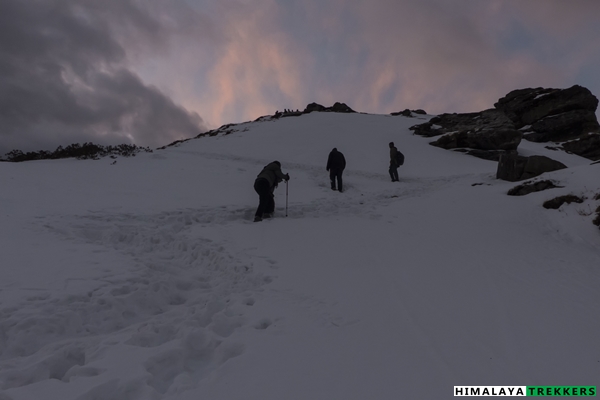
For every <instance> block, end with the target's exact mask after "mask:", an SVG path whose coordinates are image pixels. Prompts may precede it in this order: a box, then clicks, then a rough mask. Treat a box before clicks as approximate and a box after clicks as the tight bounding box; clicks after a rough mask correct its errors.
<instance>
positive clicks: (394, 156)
mask: <svg viewBox="0 0 600 400" xmlns="http://www.w3.org/2000/svg"><path fill="white" fill-rule="evenodd" d="M398 167H399V165H398V149H397V148H396V146H394V142H390V169H389V173H390V178H392V182H398V181H399V180H400V179H399V178H398Z"/></svg>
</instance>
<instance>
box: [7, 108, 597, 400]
mask: <svg viewBox="0 0 600 400" xmlns="http://www.w3.org/2000/svg"><path fill="white" fill-rule="evenodd" d="M428 118H429V117H426V116H420V118H407V117H402V116H396V117H392V116H385V115H365V114H335V113H311V114H308V115H303V116H300V117H288V118H282V119H280V120H276V121H261V122H254V123H246V124H241V125H237V126H235V127H233V128H234V130H235V131H234V132H233V133H231V134H228V135H221V136H215V137H203V138H199V139H194V140H189V141H187V142H184V143H181V144H179V145H178V146H174V147H168V148H167V149H165V150H156V151H154V152H153V153H151V154H150V153H148V154H139V155H138V156H136V157H132V158H118V159H117V163H115V164H114V165H112V164H111V163H112V162H113V160H111V159H109V158H105V159H101V160H97V161H92V160H89V161H80V160H73V159H68V160H53V161H34V162H24V163H0V182H2V191H1V192H0V204H1V206H2V208H1V210H2V215H1V226H0V255H1V274H2V275H1V276H2V279H1V280H0V399H2V400H8V399H12V400H36V399H60V400H70V399H77V400H109V399H127V400H129V399H131V400H138V399H139V400H148V399H150V400H154V399H156V400H158V399H161V400H162V399H165V400H166V399H187V400H192V399H194V400H195V399H257V400H258V399H260V400H282V399H307V400H308V399H310V400H318V399H328V400H329V399H344V400H353V399H357V400H358V399H360V400H364V399H442V398H450V397H452V396H453V386H455V385H460V386H464V385H585V386H600V318H599V315H600V290H599V288H600V230H598V228H597V227H596V226H594V225H593V224H592V223H591V221H592V219H593V218H594V213H593V211H594V210H595V209H596V207H598V206H599V205H600V201H598V200H594V199H593V197H594V195H596V194H598V193H600V181H599V180H598V176H600V175H599V172H600V164H593V165H592V164H591V162H590V161H589V160H586V159H583V158H580V157H577V156H573V155H569V154H566V153H557V152H553V151H550V150H548V149H545V148H544V146H543V145H541V144H535V143H525V142H524V143H523V144H522V152H521V153H522V154H525V155H531V154H546V155H548V156H550V157H552V158H555V159H559V160H560V161H561V162H563V163H565V164H566V165H568V166H569V167H570V168H568V169H565V170H561V171H555V172H553V173H550V174H544V175H542V176H541V177H539V178H536V179H552V180H554V181H556V182H558V183H559V184H560V186H563V188H558V189H551V190H546V191H542V192H537V193H532V194H529V195H527V196H522V197H512V196H508V195H506V193H507V191H508V190H509V189H510V188H512V187H514V186H516V183H510V182H505V181H501V180H497V179H495V172H496V166H497V163H494V162H490V161H485V160H481V159H478V158H474V157H471V156H467V155H464V154H461V153H458V152H453V151H447V150H443V149H439V148H437V147H433V146H430V145H429V144H428V142H429V141H431V140H432V139H425V138H422V137H419V136H415V135H413V134H412V132H411V131H409V130H408V127H410V126H411V125H414V124H417V123H420V122H422V121H421V120H419V119H424V120H427V119H428ZM390 141H394V142H395V143H396V146H397V147H398V148H399V149H400V150H401V151H402V152H403V153H404V154H405V156H406V163H405V165H404V166H402V167H401V168H400V170H399V172H400V177H401V180H400V182H397V183H392V182H390V179H389V176H388V173H387V168H388V163H389V149H388V142H390ZM333 147H337V148H338V150H340V151H341V152H342V153H344V154H345V156H346V159H347V162H348V166H347V170H346V171H345V172H344V182H345V189H346V190H345V191H344V192H343V193H339V192H337V191H332V190H331V189H330V188H329V178H328V173H327V172H326V171H325V164H326V160H327V156H328V154H329V151H330V150H331V149H332V148H333ZM273 160H279V161H280V162H281V164H282V169H283V171H284V173H289V174H290V176H291V180H290V182H289V184H288V186H287V189H288V193H289V197H288V201H289V203H288V211H287V212H288V215H287V217H286V216H285V213H286V208H285V204H286V185H285V184H284V183H282V184H280V185H279V188H278V189H277V190H276V192H275V195H276V206H277V207H276V212H275V216H274V218H272V219H269V220H265V221H263V222H259V223H254V222H252V219H253V215H254V212H255V209H256V206H257V204H258V196H257V195H256V193H255V192H254V190H253V187H252V185H253V182H254V179H255V177H256V175H257V174H258V173H259V172H260V170H261V169H262V167H263V166H264V165H266V164H267V163H269V162H271V161H273ZM474 184H477V185H474ZM564 194H575V195H578V196H585V197H586V200H585V201H584V203H581V204H576V203H571V204H565V205H563V206H562V207H561V208H560V209H559V210H547V209H544V208H543V207H542V203H543V202H544V201H545V200H548V199H551V198H554V197H556V196H559V195H564Z"/></svg>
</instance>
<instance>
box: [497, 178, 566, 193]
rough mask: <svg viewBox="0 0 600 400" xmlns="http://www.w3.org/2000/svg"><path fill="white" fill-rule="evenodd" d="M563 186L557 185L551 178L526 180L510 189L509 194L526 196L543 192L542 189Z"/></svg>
mask: <svg viewBox="0 0 600 400" xmlns="http://www.w3.org/2000/svg"><path fill="white" fill-rule="evenodd" d="M560 187H563V186H557V185H555V184H554V182H552V181H550V180H544V181H537V182H531V181H530V182H525V183H523V184H521V185H519V186H515V187H514V188H512V189H510V190H509V191H508V195H509V196H525V195H528V194H529V193H534V192H541V191H542V190H547V189H553V188H560Z"/></svg>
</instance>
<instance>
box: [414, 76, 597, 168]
mask: <svg viewBox="0 0 600 400" xmlns="http://www.w3.org/2000/svg"><path fill="white" fill-rule="evenodd" d="M494 107H495V108H494V109H490V110H485V111H482V112H479V113H465V114H442V115H439V116H437V117H434V118H432V119H431V120H429V122H427V123H424V124H419V125H415V126H413V127H411V128H410V129H411V130H412V131H413V132H414V133H415V134H416V135H421V136H424V137H437V136H441V137H440V138H439V139H438V140H436V141H434V142H432V143H430V144H432V145H433V146H438V147H441V148H444V149H459V150H460V151H463V152H465V153H467V154H471V155H474V156H476V157H480V158H484V159H486V160H498V159H499V157H500V156H501V155H502V154H503V153H506V152H512V151H514V150H516V149H517V146H518V145H519V143H520V141H521V138H522V139H526V140H529V141H532V142H556V143H564V142H567V143H564V145H563V147H562V149H564V150H566V151H568V152H571V153H574V154H577V155H580V156H582V157H586V158H589V159H591V160H600V125H599V124H598V119H597V118H596V114H595V111H596V109H597V107H598V99H597V98H596V96H594V95H593V94H592V93H591V92H590V91H589V90H588V89H586V88H584V87H581V86H577V85H576V86H573V87H571V88H568V89H544V88H535V89H531V88H530V89H519V90H513V91H512V92H510V93H508V94H507V95H506V96H504V97H503V98H501V99H500V100H498V102H497V103H496V104H494ZM554 148H555V149H561V147H560V146H559V147H554ZM501 175H502V174H501Z"/></svg>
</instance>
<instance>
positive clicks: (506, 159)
mask: <svg viewBox="0 0 600 400" xmlns="http://www.w3.org/2000/svg"><path fill="white" fill-rule="evenodd" d="M564 168H567V166H566V165H564V164H563V163H561V162H559V161H556V160H553V159H551V158H548V157H546V156H531V157H523V156H519V155H517V154H515V153H507V154H503V155H502V156H500V161H499V162H498V169H497V171H496V178H498V179H502V180H505V181H510V182H517V181H522V180H524V179H531V178H533V177H536V176H538V175H541V174H543V173H544V172H552V171H557V170H559V169H564Z"/></svg>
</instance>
